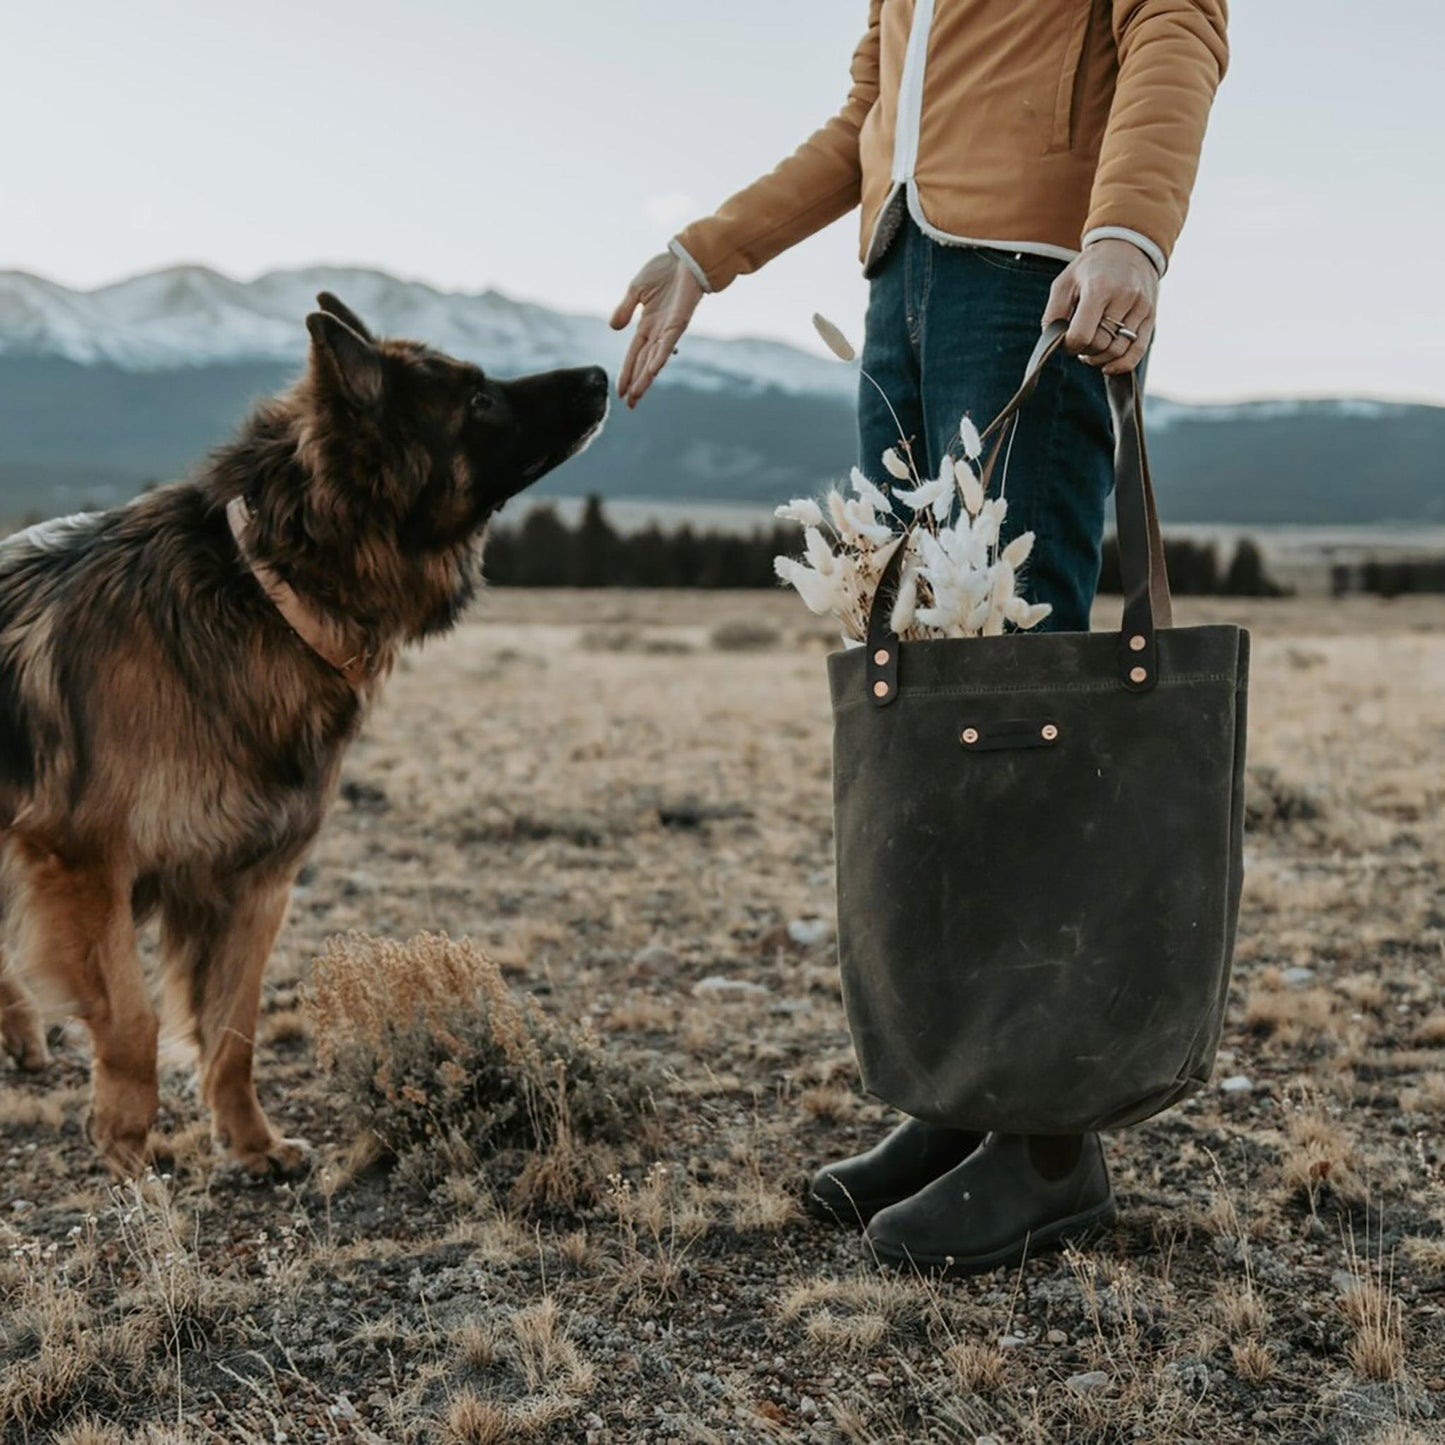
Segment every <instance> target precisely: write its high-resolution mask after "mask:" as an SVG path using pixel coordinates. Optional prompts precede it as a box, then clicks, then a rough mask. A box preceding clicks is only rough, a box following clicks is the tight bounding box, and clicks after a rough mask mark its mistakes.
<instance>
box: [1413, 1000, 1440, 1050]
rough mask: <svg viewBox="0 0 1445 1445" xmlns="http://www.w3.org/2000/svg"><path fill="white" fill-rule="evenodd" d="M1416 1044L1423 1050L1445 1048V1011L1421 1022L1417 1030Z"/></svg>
mask: <svg viewBox="0 0 1445 1445" xmlns="http://www.w3.org/2000/svg"><path fill="white" fill-rule="evenodd" d="M1415 1044H1416V1046H1417V1047H1418V1048H1422V1049H1439V1048H1445V1009H1442V1010H1441V1011H1440V1012H1439V1013H1433V1014H1431V1015H1430V1016H1429V1018H1427V1019H1424V1020H1423V1021H1422V1022H1421V1024H1420V1027H1419V1028H1418V1029H1416V1030H1415Z"/></svg>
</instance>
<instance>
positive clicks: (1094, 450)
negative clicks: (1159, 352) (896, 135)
mask: <svg viewBox="0 0 1445 1445" xmlns="http://www.w3.org/2000/svg"><path fill="white" fill-rule="evenodd" d="M1063 268H1064V263H1063V262H1062V261H1054V260H1050V259H1049V258H1047V257H1044V256H1030V255H1019V256H1016V255H1014V254H1013V253H1012V252H1007V251H990V250H985V249H983V248H982V247H972V246H943V245H939V244H938V242H936V241H932V240H930V239H929V238H928V237H927V236H925V235H924V234H923V232H921V231H920V230H919V229H918V227H917V226H916V225H914V223H913V222H912V221H911V220H910V221H906V222H905V223H904V225H903V227H902V229H901V230H900V231H899V234H898V236H897V237H896V238H895V239H894V241H893V244H892V246H891V247H890V248H889V250H888V253H887V254H886V255H885V256H884V258H883V261H882V264H881V266H880V267H879V269H878V270H877V272H876V273H875V274H874V277H873V284H872V291H871V293H870V296H869V301H868V321H867V331H866V335H865V337H864V342H863V367H864V369H865V370H866V371H867V372H868V373H869V374H870V375H871V376H872V377H873V378H874V380H875V381H877V383H878V385H879V386H880V387H881V388H882V389H883V391H884V392H885V393H886V394H887V397H888V401H889V402H890V403H891V404H892V407H893V411H894V412H896V413H897V415H898V419H897V421H896V422H895V420H894V418H893V415H892V414H891V413H890V412H889V409H888V406H887V405H885V404H884V402H883V399H882V398H881V397H880V396H879V395H878V392H877V391H875V390H874V388H873V387H872V386H871V385H870V384H869V382H868V380H867V379H866V378H863V379H862V380H861V381H860V383H859V395H858V450H859V463H858V465H859V466H860V467H861V468H862V470H863V472H864V474H865V475H866V476H868V477H871V478H872V479H873V480H874V481H877V482H880V483H883V482H888V481H889V480H890V478H889V477H888V476H887V474H886V473H885V472H884V470H883V467H882V463H881V462H880V460H879V458H880V457H881V455H882V453H883V451H884V449H885V448H886V447H890V446H896V445H897V444H898V441H899V435H898V431H899V426H900V425H901V426H902V428H903V432H904V435H905V437H906V438H907V439H908V441H909V443H910V445H911V446H912V447H913V451H914V457H915V460H916V461H917V462H918V464H919V466H920V467H921V468H922V469H923V474H924V476H925V478H928V477H933V476H936V475H937V473H938V469H939V465H940V463H941V461H942V459H943V457H944V456H945V455H946V454H947V455H952V456H955V457H956V456H959V455H960V447H959V443H958V423H959V419H960V418H961V417H962V416H963V414H964V413H965V412H966V413H968V415H969V416H971V417H972V418H973V420H974V422H975V423H976V424H977V425H978V427H979V429H980V430H982V429H983V428H984V426H985V425H987V423H988V422H990V421H992V420H993V418H994V417H995V416H996V415H997V414H998V412H999V411H1000V410H1001V409H1002V407H1003V405H1004V403H1005V402H1006V401H1007V400H1008V399H1009V397H1010V396H1012V395H1013V393H1014V391H1015V389H1016V388H1017V387H1018V384H1019V382H1020V381H1021V380H1022V379H1023V374H1024V365H1025V363H1026V362H1027V361H1028V358H1029V354H1030V352H1031V351H1032V350H1033V347H1034V343H1035V342H1036V341H1037V340H1038V337H1039V321H1040V318H1041V317H1042V316H1043V314H1044V307H1045V306H1046V305H1047V303H1048V298H1049V288H1050V286H1052V285H1053V281H1054V278H1055V277H1056V276H1057V275H1058V274H1059V272H1060V271H1062V270H1063ZM1001 474H1002V465H1000V469H999V472H998V473H995V478H994V483H993V494H994V495H997V494H998V489H999V476H1000V475H1001ZM1113 485H1114V434H1113V422H1112V419H1111V417H1110V415H1109V402H1108V398H1107V395H1106V393H1105V390H1104V378H1103V377H1102V376H1101V375H1100V374H1099V372H1097V371H1095V370H1094V369H1093V368H1092V367H1088V366H1084V365H1082V364H1081V363H1079V362H1077V361H1075V360H1073V359H1072V358H1069V357H1055V358H1054V359H1053V360H1051V361H1050V362H1049V364H1048V366H1047V368H1046V369H1045V371H1044V375H1043V379H1042V380H1041V381H1040V383H1039V388H1038V390H1037V391H1036V392H1035V393H1034V395H1033V397H1032V399H1031V400H1030V401H1029V403H1028V405H1027V406H1026V407H1025V408H1024V410H1023V413H1022V415H1021V418H1020V421H1019V425H1018V428H1017V431H1016V434H1015V436H1014V441H1013V450H1012V452H1011V454H1010V456H1009V459H1008V473H1007V477H1006V481H1005V491H1004V495H1005V496H1006V497H1007V498H1008V518H1007V521H1006V523H1005V526H1004V540H1005V541H1007V540H1008V539H1009V538H1011V537H1013V536H1016V535H1017V534H1018V533H1019V532H1033V533H1034V534H1035V537H1036V541H1035V543H1034V550H1033V555H1032V557H1031V558H1030V560H1029V564H1028V568H1027V571H1026V573H1025V576H1024V581H1023V585H1022V589H1021V590H1022V591H1023V592H1024V594H1025V595H1026V596H1027V597H1028V599H1029V601H1030V602H1048V603H1050V604H1051V605H1052V606H1053V609H1054V610H1053V614H1052V615H1051V616H1050V618H1049V619H1048V621H1047V622H1046V623H1045V624H1044V626H1046V627H1047V628H1050V629H1053V630H1056V631H1064V632H1087V631H1088V628H1089V608H1090V604H1091V603H1092V602H1093V600H1094V592H1095V589H1096V588H1097V587H1098V583H1099V555H1100V548H1101V546H1102V543H1103V535H1104V513H1105V508H1106V506H1107V504H1108V498H1109V492H1110V490H1111V488H1112V487H1113ZM910 515H911V514H910Z"/></svg>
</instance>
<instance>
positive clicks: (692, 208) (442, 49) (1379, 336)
mask: <svg viewBox="0 0 1445 1445" xmlns="http://www.w3.org/2000/svg"><path fill="white" fill-rule="evenodd" d="M866 11H867V4H866V0H781V3H780V0H729V3H727V4H725V5H701V4H694V3H688V0H606V3H602V0H550V3H546V4H543V3H537V0H408V3H407V4H405V5H399V4H394V3H379V0H345V3H343V0H247V3H246V4H244V5H225V6H223V5H209V4H197V3H196V0H132V3H130V4H127V5H118V4H116V3H114V0H51V3H47V4H44V5H40V4H31V5H22V4H20V3H19V0H0V13H3V28H4V46H3V50H0V134H3V135H4V137H5V141H4V144H3V146H0V266H5V267H21V268H24V269H27V270H31V271H36V272H39V273H41V274H43V275H47V276H52V277H54V278H56V279H58V280H61V281H64V282H67V283H70V284H74V285H85V286H90V285H95V284H98V283H101V282H104V281H108V280H113V279H116V278H118V277H120V276H123V275H127V274H130V273H133V272H135V271H138V270H145V269H152V268H155V267H159V266H164V265H168V264H171V263H174V262H177V261H198V262H203V263H206V264H209V265H212V266H215V267H218V268H219V269H221V270H224V271H227V272H230V273H232V274H235V275H239V276H243V277H249V276H253V275H255V274H257V273H258V272H260V271H263V270H266V269H269V268H271V267H275V266H288V265H298V264H304V263H310V262H317V261H335V262H348V263H358V264H364V265H370V266H377V267H382V268H385V269H387V270H391V271H394V272H397V273H399V274H401V275H405V276H409V277H417V278H421V279H424V280H428V281H431V282H434V283H437V284H439V285H442V286H444V287H447V288H452V289H466V290H477V289H481V288H484V287H488V286H495V287H497V288H499V289H501V290H504V291H507V292H510V293H512V294H514V295H518V296H523V297H527V298H530V299H535V300H539V301H543V302H546V303H549V304H552V305H556V306H561V307H564V308H567V309H571V310H581V311H593V312H597V311H602V310H606V309H610V307H611V306H612V304H613V303H614V301H615V300H616V298H617V295H618V294H619V293H620V291H621V289H622V287H623V284H624V283H625V282H626V280H627V279H628V278H629V276H630V275H631V274H632V272H633V271H634V270H635V269H636V267H637V266H638V265H639V264H640V262H641V261H643V260H644V259H645V258H646V257H647V256H648V255H650V254H651V253H652V252H653V251H655V250H656V249H658V248H659V247H660V245H661V244H662V243H663V242H664V241H665V240H666V239H667V237H668V236H669V235H670V234H671V233H672V231H673V230H674V229H675V228H676V227H677V225H678V224H679V223H681V222H682V221H684V220H686V219H689V218H690V217H691V216H692V215H693V214H694V213H696V212H698V211H700V210H705V209H709V208H711V206H712V205H713V204H715V203H716V202H717V201H718V200H720V199H721V198H722V197H723V196H725V195H726V194H728V192H730V191H731V190H733V189H735V188H736V187H737V186H738V185H740V184H741V183H743V182H745V181H747V180H749V179H751V178H752V176H754V175H755V174H757V173H758V172H759V171H761V170H764V169H766V168H768V167H769V166H770V165H772V164H773V163H774V162H775V161H776V160H777V159H778V158H779V157H780V156H782V155H783V154H784V153H786V152H787V151H789V150H791V149H792V147H793V146H794V145H795V144H796V143H797V142H798V141H800V140H801V139H802V138H803V137H804V136H805V135H806V134H807V133H808V132H809V131H810V130H811V129H812V128H813V126H814V125H816V124H817V123H818V122H820V121H821V120H823V119H824V118H825V117H826V116H827V115H828V114H829V113H830V112H831V111H832V110H834V109H835V108H836V107H837V105H838V104H839V103H840V102H841V100H842V97H843V95H844V93H845V90H846V84H847V63H848V58H849V55H850V54H851V51H852V48H853V45H854V44H855V42H856V40H857V38H858V35H859V33H860V32H861V29H862V25H863V22H864V18H865V15H866ZM1233 41H1234V54H1235V59H1234V65H1233V68H1232V70H1231V72H1230V75H1229V77H1228V78H1227V80H1226V82H1225V86H1224V89H1223V91H1222V92H1221V95H1220V99H1219V102H1218V104H1217V106H1216V109H1215V119H1214V125H1213V128H1212V131H1211V133H1210V136H1209V140H1208V143H1207V145H1206V148H1205V155H1204V165H1203V172H1202V175H1201V178H1200V182H1199V185H1198V188H1197V190H1196V192H1195V201H1194V212H1193V215H1192V216H1191V219H1190V222H1189V225H1188V227H1187V228H1186V230H1185V234H1184V238H1183V240H1182V242H1181V243H1180V246H1179V248H1178V251H1177V253H1176V256H1175V262H1174V266H1173V269H1172V270H1171V272H1170V274H1169V276H1168V278H1167V279H1166V281H1165V289H1164V296H1163V305H1162V318H1161V327H1160V340H1159V345H1158V347H1157V350H1156V355H1155V361H1154V370H1153V373H1152V376H1151V383H1152V384H1153V385H1154V386H1155V387H1157V388H1158V389H1159V390H1160V391H1163V392H1167V393H1172V394H1174V395H1176V396H1179V397H1183V398H1191V399H1192V398H1216V397H1235V396H1246V395H1261V394H1268V395H1286V394H1287V395H1294V394H1316V395H1317V394H1334V393H1351V394H1367V395H1380V396H1402V397H1417V398H1424V399H1427V400H1434V401H1445V276H1442V261H1441V250H1442V241H1441V238H1442V235H1445V81H1442V78H1441V65H1442V60H1445V4H1441V3H1440V0H1395V3H1393V4H1390V5H1378V6H1364V5H1361V4H1359V3H1358V0H1352V3H1345V0H1238V3H1236V5H1235V16H1234V23H1233ZM856 241H857V237H856V218H853V217H850V218H848V219H847V220H844V221H842V222H839V223H838V224H837V225H835V226H834V227H833V228H831V229H830V230H829V231H828V232H826V233H824V234H823V235H821V236H819V237H816V238H815V239H814V240H812V241H810V242H808V243H806V244H805V245H803V246H802V247H799V248H798V249H797V250H796V251H794V252H793V253H792V254H790V255H788V256H785V257H782V258H780V259H779V260H778V261H776V262H774V263H773V265H772V266H770V267H768V268H767V269H766V270H765V271H763V272H762V273H761V274H759V275H757V276H753V277H744V278H743V279H742V280H740V281H739V282H738V283H736V285H734V286H733V287H732V288H731V289H730V290H729V291H728V292H727V293H726V294H725V295H722V296H719V297H714V298H710V299H709V300H708V301H707V302H705V303H704V307H703V309H702V311H701V312H700V313H699V322H698V324H699V327H700V328H701V329H706V330H710V331H713V332H716V333H719V334H725V335H737V334H754V335H768V336H778V337H783V338H786V339H790V340H794V341H797V342H800V343H802V344H806V345H809V346H814V345H815V343H814V341H813V339H812V335H811V331H810V329H809V326H808V318H809V316H810V315H811V313H812V312H813V311H814V310H821V311H824V312H825V313H827V314H829V315H831V316H833V317H834V318H835V319H836V320H837V321H838V322H839V323H840V324H842V325H843V327H844V328H845V330H847V331H849V332H851V333H852V334H853V335H854V336H855V338H856V337H857V336H858V335H859V333H860V332H861V318H862V313H863V305H864V299H865V286H864V283H863V282H862V280H861V279H860V277H859V275H858V268H857V263H856Z"/></svg>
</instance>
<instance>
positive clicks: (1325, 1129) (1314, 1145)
mask: <svg viewBox="0 0 1445 1445" xmlns="http://www.w3.org/2000/svg"><path fill="white" fill-rule="evenodd" d="M1285 1137H1286V1138H1287V1139H1288V1141H1289V1148H1288V1150H1287V1152H1286V1154H1285V1156H1284V1161H1283V1164H1282V1166H1281V1171H1280V1172H1281V1178H1282V1181H1283V1183H1284V1186H1285V1188H1286V1189H1287V1190H1288V1191H1289V1192H1290V1194H1292V1195H1293V1196H1295V1197H1296V1198H1304V1199H1307V1200H1308V1201H1309V1204H1310V1208H1311V1209H1314V1208H1317V1207H1318V1205H1319V1202H1320V1199H1321V1197H1322V1196H1323V1195H1325V1194H1329V1195H1330V1196H1332V1197H1333V1198H1335V1199H1337V1200H1339V1201H1340V1202H1341V1203H1343V1204H1346V1205H1349V1204H1359V1203H1363V1202H1364V1200H1365V1199H1366V1198H1367V1197H1368V1193H1369V1189H1368V1186H1367V1185H1366V1183H1365V1181H1364V1180H1363V1179H1362V1178H1361V1177H1360V1173H1359V1169H1358V1161H1357V1156H1356V1154H1355V1151H1354V1149H1353V1148H1352V1147H1351V1146H1350V1144H1349V1141H1348V1140H1347V1139H1346V1138H1345V1134H1344V1130H1343V1129H1342V1128H1341V1127H1340V1125H1339V1124H1338V1123H1337V1122H1336V1121H1335V1120H1333V1119H1331V1118H1329V1117H1327V1116H1326V1115H1324V1114H1322V1113H1316V1112H1303V1113H1298V1114H1294V1115H1292V1116H1291V1117H1290V1119H1289V1120H1288V1121H1287V1123H1286V1125H1285Z"/></svg>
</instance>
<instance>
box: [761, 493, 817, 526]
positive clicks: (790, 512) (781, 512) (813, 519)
mask: <svg viewBox="0 0 1445 1445" xmlns="http://www.w3.org/2000/svg"><path fill="white" fill-rule="evenodd" d="M773 516H775V517H776V518H777V519H778V520H779V521H780V522H799V523H801V524H802V525H803V526H804V527H816V526H818V525H819V523H821V522H822V520H823V509H822V508H821V507H820V506H819V505H818V504H817V503H816V502H815V501H813V499H812V498H811V497H794V498H793V500H792V501H791V502H787V503H785V504H784V505H783V506H781V507H774V508H773Z"/></svg>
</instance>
